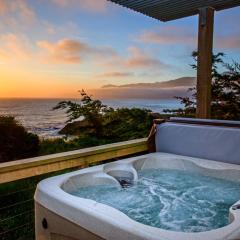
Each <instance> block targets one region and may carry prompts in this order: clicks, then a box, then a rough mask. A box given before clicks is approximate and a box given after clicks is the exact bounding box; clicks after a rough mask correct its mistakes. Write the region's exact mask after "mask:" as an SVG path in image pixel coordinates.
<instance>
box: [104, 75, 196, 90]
mask: <svg viewBox="0 0 240 240" xmlns="http://www.w3.org/2000/svg"><path fill="white" fill-rule="evenodd" d="M195 85H196V78H195V77H181V78H177V79H174V80H169V81H164V82H155V83H132V84H124V85H113V84H108V85H104V86H102V88H173V87H192V86H195Z"/></svg>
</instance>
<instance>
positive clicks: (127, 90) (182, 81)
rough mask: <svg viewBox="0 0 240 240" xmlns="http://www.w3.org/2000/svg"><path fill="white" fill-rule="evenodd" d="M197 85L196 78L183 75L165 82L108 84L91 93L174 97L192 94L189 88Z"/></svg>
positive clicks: (110, 96)
mask: <svg viewBox="0 0 240 240" xmlns="http://www.w3.org/2000/svg"><path fill="white" fill-rule="evenodd" d="M195 85H196V78H194V77H182V78H178V79H174V80H170V81H165V82H155V83H133V84H124V85H113V84H108V85H105V86H102V88H98V89H89V91H88V92H89V93H90V94H92V95H93V96H94V97H95V98H99V99H131V98H132V99H156V100H157V99H173V98H174V97H175V96H179V97H186V96H190V95H191V93H190V92H188V91H187V90H188V88H190V87H193V86H195Z"/></svg>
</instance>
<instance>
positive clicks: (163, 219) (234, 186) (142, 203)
mask: <svg viewBox="0 0 240 240" xmlns="http://www.w3.org/2000/svg"><path fill="white" fill-rule="evenodd" d="M138 178H139V179H138V181H136V182H135V183H134V184H133V185H130V186H129V187H124V188H122V187H121V186H117V185H100V186H99V185H98V186H88V187H79V188H78V189H77V190H75V191H74V192H69V193H70V194H73V195H75V196H78V197H81V198H87V199H92V200H95V201H97V202H99V203H103V204H106V205H109V206H112V207H114V208H116V209H118V210H120V211H122V212H123V213H125V214H126V215H127V216H129V217H130V218H132V219H134V220H135V221H138V222H140V223H143V224H146V225H150V226H153V227H158V228H162V229H167V230H172V231H184V232H202V231H207V230H212V229H217V228H220V227H223V226H225V225H227V224H228V223H229V218H228V217H229V216H228V215H229V208H230V207H231V206H232V205H233V204H234V203H235V202H236V201H238V200H239V199H240V183H237V182H232V181H226V180H223V179H217V178H213V177H209V176H204V175H200V174H198V173H193V172H186V171H179V170H166V169H148V170H140V171H138Z"/></svg>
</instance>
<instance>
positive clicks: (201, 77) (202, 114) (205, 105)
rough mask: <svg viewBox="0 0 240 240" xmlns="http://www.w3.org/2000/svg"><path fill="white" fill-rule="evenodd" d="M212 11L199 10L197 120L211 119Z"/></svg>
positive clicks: (208, 8) (209, 8) (207, 8)
mask: <svg viewBox="0 0 240 240" xmlns="http://www.w3.org/2000/svg"><path fill="white" fill-rule="evenodd" d="M213 28H214V9H213V8H211V7H206V8H202V9H200V10H199V27H198V67H197V118H211V81H212V76H211V75H212V49H213Z"/></svg>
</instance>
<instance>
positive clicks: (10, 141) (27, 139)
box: [0, 116, 39, 162]
mask: <svg viewBox="0 0 240 240" xmlns="http://www.w3.org/2000/svg"><path fill="white" fill-rule="evenodd" d="M38 149H39V139H38V136H37V135H35V134H32V133H29V132H27V131H26V130H25V129H24V127H23V126H21V125H19V124H18V123H17V121H16V120H15V119H14V117H10V116H0V162H7V161H12V160H16V159H22V158H28V157H33V156H36V155H37V153H38Z"/></svg>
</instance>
